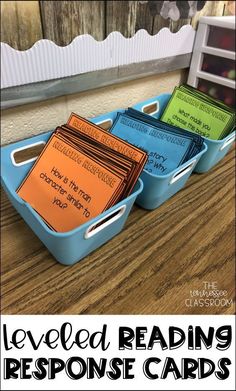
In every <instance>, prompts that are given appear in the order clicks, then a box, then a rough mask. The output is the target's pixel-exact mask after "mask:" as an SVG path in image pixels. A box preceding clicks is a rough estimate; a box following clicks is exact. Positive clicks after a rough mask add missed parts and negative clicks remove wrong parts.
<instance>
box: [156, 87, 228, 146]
mask: <svg viewBox="0 0 236 391" xmlns="http://www.w3.org/2000/svg"><path fill="white" fill-rule="evenodd" d="M161 120H162V121H164V122H167V123H168V124H171V125H175V126H179V127H181V128H183V129H187V130H190V131H191V132H194V133H198V134H199V135H201V136H203V137H206V138H210V139H212V140H219V139H221V138H222V137H223V136H225V135H227V134H228V133H229V132H230V131H231V130H232V129H231V128H232V120H233V113H232V112H230V111H227V109H225V108H223V107H221V106H219V105H217V103H216V104H214V103H213V102H212V100H209V101H207V100H206V99H203V98H201V96H200V95H198V94H196V96H194V94H193V92H192V91H191V92H190V91H188V90H187V88H186V89H184V90H181V89H180V88H178V87H176V88H175V89H174V92H173V94H172V97H171V99H170V100H169V103H168V105H167V107H166V109H165V111H164V113H163V114H162V117H161Z"/></svg>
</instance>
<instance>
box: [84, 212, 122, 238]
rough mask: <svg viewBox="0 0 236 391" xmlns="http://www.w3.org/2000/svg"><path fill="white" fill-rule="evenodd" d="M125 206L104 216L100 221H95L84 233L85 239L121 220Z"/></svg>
mask: <svg viewBox="0 0 236 391" xmlns="http://www.w3.org/2000/svg"><path fill="white" fill-rule="evenodd" d="M125 210H126V205H121V206H119V207H118V208H117V209H115V210H114V211H112V212H110V213H108V214H106V216H103V217H102V218H101V219H99V220H97V221H95V223H93V224H91V225H90V226H89V227H88V228H87V229H86V231H85V233H84V238H85V239H90V238H91V237H92V236H94V235H96V234H97V233H98V232H100V231H102V230H103V229H104V228H106V227H108V226H109V225H110V224H113V223H114V222H115V221H117V220H118V219H120V218H121V216H123V214H124V213H125Z"/></svg>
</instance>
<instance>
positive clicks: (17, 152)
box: [10, 141, 46, 167]
mask: <svg viewBox="0 0 236 391" xmlns="http://www.w3.org/2000/svg"><path fill="white" fill-rule="evenodd" d="M45 144H46V142H45V141H37V142H35V143H33V144H30V145H25V146H23V147H20V148H16V149H14V150H13V151H11V154H10V158H11V162H12V164H13V166H15V167H19V166H23V165H24V164H27V163H31V162H33V161H35V160H36V159H37V158H38V156H39V154H40V153H41V152H42V150H43V148H44V146H45Z"/></svg>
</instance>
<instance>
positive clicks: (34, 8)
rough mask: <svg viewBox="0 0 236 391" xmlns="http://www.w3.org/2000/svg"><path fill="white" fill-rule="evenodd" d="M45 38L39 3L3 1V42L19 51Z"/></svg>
mask: <svg viewBox="0 0 236 391" xmlns="http://www.w3.org/2000/svg"><path fill="white" fill-rule="evenodd" d="M41 38H43V35H42V28H41V19H40V12H39V4H38V1H1V41H2V42H6V43H8V44H9V45H11V46H12V47H13V48H15V49H18V50H25V49H29V48H30V47H31V46H32V45H33V44H34V43H35V42H36V41H38V40H39V39H41Z"/></svg>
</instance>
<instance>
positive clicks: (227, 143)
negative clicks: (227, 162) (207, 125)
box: [220, 134, 235, 151]
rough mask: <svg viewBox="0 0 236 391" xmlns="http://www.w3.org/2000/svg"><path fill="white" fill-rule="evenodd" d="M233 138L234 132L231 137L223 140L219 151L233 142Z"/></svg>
mask: <svg viewBox="0 0 236 391" xmlns="http://www.w3.org/2000/svg"><path fill="white" fill-rule="evenodd" d="M234 139H235V134H234V135H233V136H232V137H230V138H228V140H225V142H224V144H223V145H222V146H221V147H220V151H222V149H224V148H225V147H227V146H228V145H230V144H231V143H233V142H234Z"/></svg>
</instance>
